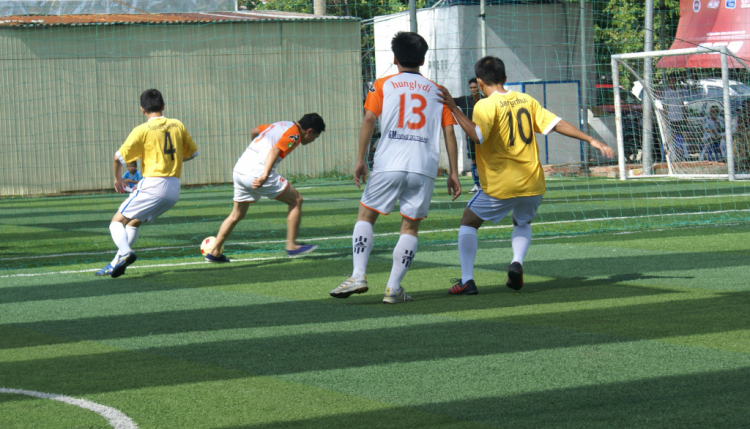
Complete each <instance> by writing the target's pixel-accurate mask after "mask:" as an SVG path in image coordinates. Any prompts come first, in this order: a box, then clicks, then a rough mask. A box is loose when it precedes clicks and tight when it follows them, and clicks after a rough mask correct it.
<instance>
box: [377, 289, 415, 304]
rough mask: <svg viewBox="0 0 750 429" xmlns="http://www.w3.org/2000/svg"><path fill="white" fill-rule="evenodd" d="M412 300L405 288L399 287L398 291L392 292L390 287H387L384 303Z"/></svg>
mask: <svg viewBox="0 0 750 429" xmlns="http://www.w3.org/2000/svg"><path fill="white" fill-rule="evenodd" d="M409 301H411V297H410V296H409V295H407V294H406V291H405V290H404V288H402V287H400V288H398V292H395V293H394V292H392V291H391V288H390V287H387V288H385V296H384V297H383V303H384V304H400V303H402V302H409Z"/></svg>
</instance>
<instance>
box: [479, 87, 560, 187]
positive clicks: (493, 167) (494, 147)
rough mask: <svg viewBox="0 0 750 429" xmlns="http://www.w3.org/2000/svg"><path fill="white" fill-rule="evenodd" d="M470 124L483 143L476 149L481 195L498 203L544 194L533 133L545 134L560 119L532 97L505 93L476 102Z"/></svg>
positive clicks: (542, 178) (510, 92) (537, 149)
mask: <svg viewBox="0 0 750 429" xmlns="http://www.w3.org/2000/svg"><path fill="white" fill-rule="evenodd" d="M472 121H473V122H474V123H475V124H476V125H477V126H479V129H480V131H481V132H482V137H483V139H484V141H483V142H482V144H480V145H476V159H477V170H478V173H479V183H480V184H481V185H482V191H483V192H484V193H485V194H487V195H489V196H491V197H495V198H498V199H508V198H515V197H530V196H534V195H542V194H544V191H545V189H546V188H545V184H544V170H543V169H542V163H541V162H540V161H539V146H538V145H537V142H536V135H535V133H543V134H547V133H549V132H550V131H552V129H553V128H554V127H555V125H556V124H557V123H558V122H560V118H558V117H557V116H555V114H553V113H552V112H550V111H548V110H547V109H545V108H543V107H542V106H541V105H540V104H539V102H538V101H536V100H535V99H534V98H533V97H531V96H529V95H526V94H523V93H518V92H515V91H509V92H507V93H505V94H501V93H499V92H494V93H493V94H492V95H490V96H489V97H487V98H483V99H481V100H479V101H477V104H476V105H475V106H474V115H473V117H472Z"/></svg>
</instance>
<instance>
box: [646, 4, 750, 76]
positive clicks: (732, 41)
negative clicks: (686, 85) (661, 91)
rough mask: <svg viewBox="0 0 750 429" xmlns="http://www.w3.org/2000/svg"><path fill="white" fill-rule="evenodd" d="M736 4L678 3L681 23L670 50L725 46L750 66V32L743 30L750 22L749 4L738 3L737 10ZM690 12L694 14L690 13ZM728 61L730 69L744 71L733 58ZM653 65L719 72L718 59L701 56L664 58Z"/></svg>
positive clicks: (712, 56) (715, 56)
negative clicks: (712, 69) (710, 69)
mask: <svg viewBox="0 0 750 429" xmlns="http://www.w3.org/2000/svg"><path fill="white" fill-rule="evenodd" d="M703 1H705V0H703ZM737 3H738V1H737V0H708V1H706V4H705V5H703V4H702V1H701V0H680V23H679V24H678V25H677V34H676V35H675V38H674V42H672V46H671V47H670V48H669V49H682V48H692V47H695V46H706V47H713V48H718V47H720V46H727V48H729V50H730V51H731V52H732V53H733V54H734V55H736V57H737V58H739V59H741V60H743V61H745V62H746V63H747V62H750V30H749V29H747V28H746V23H748V22H750V0H739V4H740V8H739V10H738V8H737ZM722 5H723V6H724V7H722ZM702 6H706V7H705V8H703V7H702ZM691 9H692V11H693V12H694V13H690V10H691ZM699 12H700V13H699ZM728 60H729V67H730V68H737V67H743V65H742V64H741V63H740V62H739V61H737V60H735V59H734V58H732V57H729V58H728ZM656 65H657V67H668V68H685V67H687V68H719V67H721V57H720V56H719V55H701V54H693V55H686V56H675V57H664V58H662V59H660V60H659V62H658V63H657V64H656Z"/></svg>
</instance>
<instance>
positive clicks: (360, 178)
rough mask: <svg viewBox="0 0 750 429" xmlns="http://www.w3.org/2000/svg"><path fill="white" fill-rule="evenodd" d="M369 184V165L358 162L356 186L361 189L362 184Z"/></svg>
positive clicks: (355, 167)
mask: <svg viewBox="0 0 750 429" xmlns="http://www.w3.org/2000/svg"><path fill="white" fill-rule="evenodd" d="M366 182H367V163H366V162H364V161H359V162H357V165H355V166H354V184H355V185H357V187H358V188H359V187H360V186H361V185H362V183H366Z"/></svg>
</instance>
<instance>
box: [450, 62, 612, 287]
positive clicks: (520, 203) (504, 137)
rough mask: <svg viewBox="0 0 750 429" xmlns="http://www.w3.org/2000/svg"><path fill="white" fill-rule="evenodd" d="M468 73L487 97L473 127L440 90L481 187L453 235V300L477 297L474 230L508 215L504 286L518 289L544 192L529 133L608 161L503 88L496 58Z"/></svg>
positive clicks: (608, 152)
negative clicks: (457, 276)
mask: <svg viewBox="0 0 750 429" xmlns="http://www.w3.org/2000/svg"><path fill="white" fill-rule="evenodd" d="M474 70H475V72H476V76H477V81H478V83H479V88H480V89H481V91H482V93H483V94H484V95H485V96H486V97H487V98H484V99H482V100H479V101H477V104H476V106H474V116H473V118H472V119H473V122H472V121H471V120H469V119H468V118H467V117H466V116H465V115H464V114H463V113H461V110H460V109H459V108H458V107H456V103H455V102H454V101H453V99H452V98H451V95H450V93H449V92H448V90H446V89H445V88H443V87H441V88H440V90H441V93H442V94H441V95H442V98H443V102H444V103H445V105H446V106H448V107H449V108H450V110H451V111H452V112H453V114H454V115H455V116H456V119H457V120H458V123H459V125H461V128H463V130H464V131H465V132H466V134H467V135H468V136H470V137H471V139H472V140H474V143H475V144H476V158H477V168H478V171H479V181H480V183H481V185H482V186H481V187H482V189H481V190H479V192H477V193H476V195H474V197H473V198H472V199H471V200H470V201H469V204H468V205H467V206H466V209H465V210H464V214H463V217H462V218H461V227H460V228H459V230H458V255H459V258H460V261H461V280H460V281H459V282H458V283H457V284H456V285H455V286H453V287H452V288H451V289H450V293H452V294H456V295H475V294H477V293H478V290H477V286H476V284H475V283H474V258H475V257H476V254H477V247H478V240H477V230H478V229H479V227H480V226H482V223H483V222H484V221H486V220H491V221H493V222H494V223H497V222H499V221H500V220H501V219H503V218H504V217H505V215H507V214H508V213H510V212H511V211H512V212H513V234H512V236H511V246H512V248H513V260H512V261H511V264H510V267H509V268H508V280H507V281H506V286H508V287H509V288H511V289H515V290H519V289H521V287H522V286H523V268H522V267H523V258H524V256H525V255H526V251H527V250H528V249H529V244H530V243H531V221H532V220H533V219H534V217H535V216H536V211H537V208H539V204H540V203H541V202H542V195H544V192H545V190H546V188H545V184H544V170H543V169H542V163H541V162H540V161H539V147H538V146H537V142H536V136H535V134H534V133H543V134H545V135H546V134H548V133H549V132H550V131H557V132H558V133H560V134H563V135H566V136H568V137H572V138H574V139H578V140H585V141H587V142H588V143H589V144H590V145H591V146H593V147H594V148H596V149H598V150H599V152H601V154H602V155H603V156H606V157H609V158H612V157H613V156H614V151H613V150H612V148H611V147H609V146H607V145H606V144H604V143H602V142H600V141H598V140H596V139H594V138H593V137H591V136H588V135H586V134H584V133H583V132H581V131H580V130H578V129H577V128H575V127H573V126H572V125H571V124H570V123H568V122H566V121H564V120H562V119H561V118H559V117H557V116H555V115H554V114H553V113H551V112H549V111H548V110H546V109H544V108H543V107H542V106H541V105H540V104H539V102H538V101H536V100H535V99H534V98H532V97H530V96H529V95H527V94H521V93H518V92H515V91H510V90H507V89H505V87H504V84H505V80H506V76H505V64H503V61H502V60H501V59H500V58H496V57H484V58H482V59H481V60H479V61H478V62H477V63H476V65H475V66H474Z"/></svg>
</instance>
